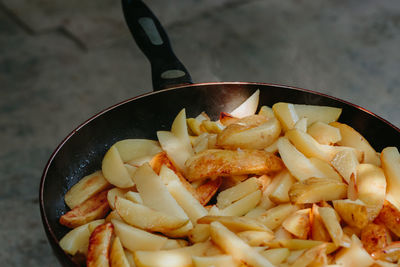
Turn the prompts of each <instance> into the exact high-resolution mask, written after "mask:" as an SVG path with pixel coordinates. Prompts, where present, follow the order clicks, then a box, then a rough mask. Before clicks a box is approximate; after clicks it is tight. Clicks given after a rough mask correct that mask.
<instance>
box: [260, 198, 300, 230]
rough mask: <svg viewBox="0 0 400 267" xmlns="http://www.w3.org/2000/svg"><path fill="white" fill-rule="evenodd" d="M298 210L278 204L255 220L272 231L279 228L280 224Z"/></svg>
mask: <svg viewBox="0 0 400 267" xmlns="http://www.w3.org/2000/svg"><path fill="white" fill-rule="evenodd" d="M298 209H299V208H298V207H297V206H296V205H292V204H289V203H287V204H280V205H278V206H276V207H273V208H271V209H269V210H267V211H266V212H264V213H263V214H261V216H259V217H258V218H257V219H258V220H259V221H260V222H262V223H263V224H264V225H265V226H267V227H268V228H269V229H271V230H274V229H275V228H277V227H279V226H280V225H281V224H282V222H283V221H284V220H285V219H286V218H287V217H289V215H291V214H292V213H293V212H296V211H297V210H298Z"/></svg>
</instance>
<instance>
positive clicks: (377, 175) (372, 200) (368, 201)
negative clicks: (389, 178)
mask: <svg viewBox="0 0 400 267" xmlns="http://www.w3.org/2000/svg"><path fill="white" fill-rule="evenodd" d="M356 184H357V189H358V198H359V199H360V200H361V201H362V202H364V203H365V205H366V206H367V212H368V219H369V220H370V221H373V220H374V219H375V218H376V216H378V214H379V212H380V210H381V209H382V206H383V202H384V201H385V195H386V178H385V174H384V173H383V171H382V169H381V168H379V167H377V166H376V165H373V164H366V163H363V164H360V165H358V166H357V180H356Z"/></svg>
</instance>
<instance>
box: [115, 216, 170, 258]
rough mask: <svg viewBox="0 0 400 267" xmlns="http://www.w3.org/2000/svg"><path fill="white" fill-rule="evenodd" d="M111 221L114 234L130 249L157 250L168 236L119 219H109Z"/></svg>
mask: <svg viewBox="0 0 400 267" xmlns="http://www.w3.org/2000/svg"><path fill="white" fill-rule="evenodd" d="M111 222H112V224H113V225H114V229H115V234H116V236H118V237H119V239H120V241H121V243H122V245H123V246H124V247H125V248H127V249H129V250H130V251H136V250H159V249H161V248H162V247H163V246H164V245H165V243H167V240H168V238H166V237H164V236H161V235H155V234H152V233H149V232H147V231H144V230H141V229H139V228H136V227H133V226H130V225H128V224H126V223H124V222H122V221H120V220H111Z"/></svg>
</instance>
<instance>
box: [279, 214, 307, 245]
mask: <svg viewBox="0 0 400 267" xmlns="http://www.w3.org/2000/svg"><path fill="white" fill-rule="evenodd" d="M310 212H311V209H302V210H298V211H296V212H295V213H293V214H291V215H290V216H289V217H287V218H286V219H285V220H284V221H283V222H282V226H283V228H285V229H286V230H287V231H289V232H290V233H291V234H293V235H294V236H296V237H297V238H300V239H307V237H308V233H309V232H310Z"/></svg>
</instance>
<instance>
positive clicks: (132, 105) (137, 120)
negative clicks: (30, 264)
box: [39, 0, 400, 266]
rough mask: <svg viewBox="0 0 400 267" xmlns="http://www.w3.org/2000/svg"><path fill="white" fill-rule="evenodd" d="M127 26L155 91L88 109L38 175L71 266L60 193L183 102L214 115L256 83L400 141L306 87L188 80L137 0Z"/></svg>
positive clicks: (158, 126) (43, 206) (392, 131)
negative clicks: (331, 109)
mask: <svg viewBox="0 0 400 267" xmlns="http://www.w3.org/2000/svg"><path fill="white" fill-rule="evenodd" d="M122 6H123V10H124V14H125V18H126V21H127V24H128V26H129V29H130V30H131V32H132V34H133V36H134V38H135V40H136V42H137V44H138V46H139V47H140V49H141V50H142V51H143V52H144V54H145V55H146V56H147V58H148V59H149V61H150V62H151V68H152V79H153V87H154V92H152V93H148V94H144V95H141V96H137V97H134V98H131V99H128V100H126V101H124V102H121V103H119V104H116V105H114V106H112V107H109V108H107V109H105V110H103V111H102V112H100V113H98V114H96V115H94V116H93V117H92V118H90V119H88V120H87V121H85V122H84V123H82V124H81V125H80V126H79V127H77V128H76V129H75V130H73V131H72V132H71V133H70V134H69V135H68V136H67V137H66V138H65V139H64V141H62V143H61V144H60V145H59V146H58V147H57V148H56V150H55V151H54V152H53V154H52V155H51V157H50V159H49V161H48V163H47V165H46V167H45V169H44V171H43V175H42V179H41V182H40V192H39V194H40V195H39V198H40V211H41V216H42V221H43V225H44V228H45V231H46V234H47V237H48V240H49V242H50V244H51V246H52V248H53V251H54V253H55V255H56V256H57V258H58V260H59V262H60V263H61V264H62V265H63V266H76V264H75V263H74V262H73V260H72V258H71V257H70V256H69V255H67V254H66V253H64V251H63V250H62V249H61V248H60V246H59V244H58V242H59V240H60V239H61V238H62V237H63V236H64V235H65V234H66V233H67V232H68V231H69V229H67V228H66V227H64V226H62V225H60V224H59V223H58V219H59V217H60V216H61V215H62V214H64V213H65V212H66V211H67V210H68V207H67V206H66V204H65V203H64V195H65V193H66V192H67V191H68V189H69V188H71V187H72V186H73V185H74V184H75V183H77V182H78V181H79V180H80V179H81V178H82V177H84V176H86V175H88V174H90V173H92V172H94V171H96V170H99V169H100V168H101V161H102V158H103V156H104V154H105V153H106V151H107V150H108V149H109V147H110V146H111V145H113V144H114V143H115V142H117V141H119V140H122V139H127V138H148V139H153V140H157V137H156V132H157V131H159V130H169V129H170V125H171V123H172V121H173V119H174V117H175V116H176V114H177V113H178V112H179V111H180V110H181V109H182V108H186V113H187V115H188V117H194V116H196V115H198V114H199V113H200V112H202V111H206V112H207V114H209V115H210V116H211V117H212V118H213V119H216V118H218V115H219V113H220V112H221V111H227V112H229V111H231V110H232V109H233V108H235V107H236V106H238V105H239V104H240V103H241V102H242V101H244V100H245V99H246V98H247V97H249V96H250V95H251V94H252V93H254V92H255V91H256V90H257V89H259V90H260V105H268V106H271V105H273V104H274V103H276V102H280V101H284V102H291V103H299V104H311V105H326V106H334V107H340V108H342V109H343V112H342V115H341V117H340V121H341V122H344V123H347V124H350V125H351V126H352V127H354V128H355V129H356V130H357V131H359V132H360V133H361V134H362V135H364V136H365V137H366V139H367V140H369V141H370V143H371V145H372V146H373V147H374V148H375V149H376V150H377V151H381V150H382V149H383V148H384V147H386V146H396V147H397V148H400V129H399V128H397V127H395V126H394V125H392V124H390V123H389V122H387V121H385V120H384V119H382V118H380V117H379V116H377V115H375V114H373V113H371V112H369V111H367V110H365V109H363V108H361V107H358V106H356V105H354V104H351V103H348V102H346V101H343V100H340V99H337V98H334V97H331V96H327V95H324V94H321V93H317V92H313V91H310V90H305V89H300V88H295V87H289V86H283V85H275V84H267V83H245V82H215V83H201V84H193V83H192V80H191V77H190V75H189V73H188V72H187V70H186V69H185V67H184V66H183V64H182V63H181V62H180V61H179V60H178V59H177V58H176V56H175V55H174V53H173V51H172V49H171V47H170V44H169V40H168V37H167V35H166V33H165V31H164V30H163V28H162V27H161V25H160V23H159V22H158V20H157V19H156V17H155V16H154V15H153V14H152V12H151V11H150V10H149V9H148V8H147V7H146V6H145V5H144V4H143V3H142V2H141V1H139V0H122Z"/></svg>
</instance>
